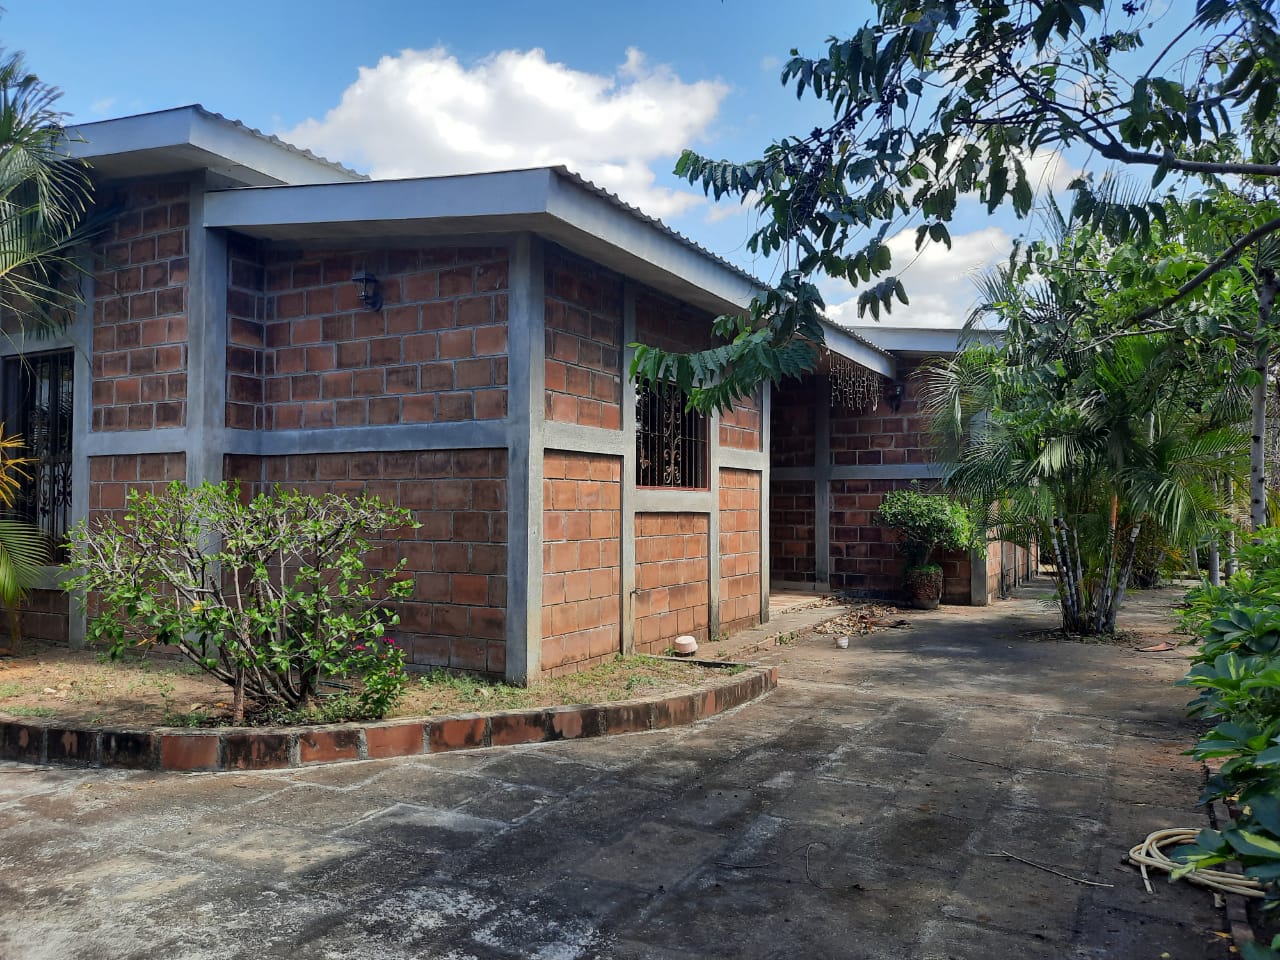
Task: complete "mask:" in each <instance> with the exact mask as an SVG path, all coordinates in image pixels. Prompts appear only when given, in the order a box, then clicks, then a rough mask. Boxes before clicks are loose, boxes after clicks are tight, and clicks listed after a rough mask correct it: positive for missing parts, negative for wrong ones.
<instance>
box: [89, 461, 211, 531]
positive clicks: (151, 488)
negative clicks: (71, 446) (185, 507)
mask: <svg viewBox="0 0 1280 960" xmlns="http://www.w3.org/2000/svg"><path fill="white" fill-rule="evenodd" d="M186 478H187V456H186V454H184V453H147V454H121V455H118V456H112V457H92V458H90V460H89V522H90V523H93V522H94V521H96V520H97V519H98V518H100V517H106V518H110V519H112V520H116V521H119V520H123V519H124V505H125V498H126V496H127V495H128V492H129V490H131V489H135V490H144V491H147V492H150V493H159V492H160V491H162V490H164V488H165V487H167V486H168V485H169V484H170V483H172V482H173V481H174V480H183V481H185V480H186Z"/></svg>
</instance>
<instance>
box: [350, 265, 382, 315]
mask: <svg viewBox="0 0 1280 960" xmlns="http://www.w3.org/2000/svg"><path fill="white" fill-rule="evenodd" d="M351 282H352V283H354V284H355V285H356V297H357V298H358V299H359V300H360V302H361V303H363V304H364V305H365V306H366V307H367V308H368V309H370V310H381V309H382V287H381V285H379V283H378V278H377V277H375V276H374V275H373V274H372V273H370V272H369V271H368V270H361V271H360V272H359V273H357V274H356V275H355V276H354V277H352V278H351Z"/></svg>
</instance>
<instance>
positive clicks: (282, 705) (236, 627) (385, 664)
mask: <svg viewBox="0 0 1280 960" xmlns="http://www.w3.org/2000/svg"><path fill="white" fill-rule="evenodd" d="M405 526H409V527H412V526H415V524H414V523H413V521H412V518H411V515H410V514H409V512H408V511H406V510H399V509H393V508H389V507H386V506H384V505H383V504H382V503H380V502H379V501H378V500H377V499H376V498H371V497H362V498H360V499H346V498H344V497H340V496H336V495H328V496H323V497H310V496H305V495H302V494H299V493H294V492H289V491H282V490H280V489H278V488H277V489H276V490H275V491H274V492H273V493H271V494H259V495H258V496H256V497H253V498H252V499H248V500H242V499H241V497H240V495H239V487H238V485H228V484H221V485H215V484H210V483H204V484H201V486H199V487H197V488H195V489H189V488H187V487H186V486H184V485H183V484H181V483H173V484H171V485H170V486H169V488H168V490H167V491H166V492H164V493H163V494H161V495H156V494H152V493H144V492H139V491H136V490H134V491H131V492H130V494H129V499H128V503H127V506H126V510H125V516H124V522H122V523H121V522H116V521H114V520H108V521H106V522H104V523H101V524H98V525H95V526H93V527H90V526H88V525H86V524H84V523H81V524H80V525H79V526H78V527H77V528H76V529H75V530H74V531H73V532H72V536H71V555H70V560H69V561H68V566H69V567H71V568H72V569H73V570H75V571H76V572H77V573H78V576H76V577H75V578H74V579H73V580H72V581H71V582H70V583H69V586H70V587H71V588H73V589H75V588H79V589H83V590H86V591H88V592H90V593H93V594H96V596H97V598H98V601H99V604H100V606H99V610H98V615H97V616H96V617H94V619H93V622H92V624H91V626H90V631H89V634H90V638H91V639H92V640H93V641H94V642H97V643H104V644H107V645H108V646H109V647H110V649H111V652H112V655H113V656H116V655H119V654H120V653H122V652H123V651H124V650H126V649H127V648H128V647H130V646H133V645H137V644H139V643H141V644H147V643H161V644H166V645H172V646H176V647H177V648H178V649H179V650H181V651H182V653H183V654H184V655H185V656H186V657H187V658H188V659H190V660H191V661H192V662H193V663H196V664H197V665H199V666H200V667H201V669H203V670H205V671H206V672H207V673H209V674H210V675H212V676H214V677H217V678H218V679H219V680H221V681H223V682H224V683H227V684H229V685H230V686H231V687H232V689H233V691H234V692H233V698H232V699H233V703H232V714H233V716H232V718H233V720H234V721H235V722H237V723H238V722H241V721H242V720H243V719H244V716H245V710H246V700H251V701H252V702H253V704H254V706H255V708H256V710H258V711H262V712H268V711H269V712H277V713H278V712H281V711H297V710H299V709H303V708H305V707H306V706H307V705H308V703H309V702H310V701H311V700H312V699H313V698H314V697H315V696H316V694H317V692H318V687H319V684H320V682H321V681H322V680H326V679H334V678H342V677H353V678H357V679H358V680H359V681H360V684H361V689H360V690H359V692H358V694H357V698H356V707H355V709H354V710H353V711H352V712H353V713H355V714H357V715H360V716H381V715H383V714H384V713H385V712H386V710H387V709H388V708H390V707H391V706H392V705H393V704H394V703H395V701H396V700H397V699H398V698H399V696H400V693H401V691H402V690H403V686H404V682H405V681H404V671H403V663H404V655H403V653H402V652H401V651H400V650H399V649H398V648H397V647H396V646H395V645H394V643H393V642H392V641H390V640H387V639H386V638H385V629H386V627H387V626H389V625H394V624H396V623H398V622H399V617H398V616H397V615H396V614H395V613H393V612H392V611H391V610H390V609H388V608H387V607H386V606H384V603H385V601H387V600H392V599H398V598H403V597H406V596H408V595H409V593H410V592H411V591H412V589H413V581H412V580H409V579H402V578H400V577H398V576H397V575H398V574H399V572H400V570H401V569H402V568H403V565H404V563H403V561H401V563H400V564H398V565H396V566H395V567H393V568H392V569H390V570H386V571H382V570H369V569H367V568H366V566H365V563H364V560H363V559H362V557H363V556H364V555H365V554H366V553H367V552H368V550H369V543H368V541H367V540H366V539H365V538H366V537H368V536H371V535H374V534H376V533H379V532H381V531H385V530H388V529H391V528H396V527H405ZM138 637H141V639H140V640H139V639H137V638H138Z"/></svg>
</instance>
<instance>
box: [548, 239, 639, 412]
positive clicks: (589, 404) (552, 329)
mask: <svg viewBox="0 0 1280 960" xmlns="http://www.w3.org/2000/svg"><path fill="white" fill-rule="evenodd" d="M545 273H546V276H545V278H544V295H545V299H546V305H545V309H546V351H547V355H546V360H545V366H546V417H547V419H548V420H555V421H558V422H561V423H579V424H582V425H584V426H589V427H604V428H606V429H609V430H618V429H620V427H621V424H622V406H621V404H622V277H621V276H619V275H618V274H616V273H613V272H612V271H610V270H606V269H605V268H604V267H601V266H598V265H595V264H592V263H590V262H589V261H587V260H583V259H581V258H579V257H575V256H573V255H572V254H570V253H567V252H565V251H563V250H560V249H558V248H552V249H549V250H548V251H547V257H546V268H545Z"/></svg>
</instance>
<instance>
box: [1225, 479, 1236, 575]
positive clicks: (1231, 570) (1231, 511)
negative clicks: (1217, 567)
mask: <svg viewBox="0 0 1280 960" xmlns="http://www.w3.org/2000/svg"><path fill="white" fill-rule="evenodd" d="M1235 506H1236V482H1235V481H1234V480H1232V479H1231V478H1230V477H1228V478H1227V516H1228V517H1230V518H1231V522H1232V526H1231V529H1230V530H1229V531H1228V532H1227V570H1226V573H1227V576H1228V577H1231V576H1235V572H1236V533H1235V530H1236V528H1235V515H1236V510H1235Z"/></svg>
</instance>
